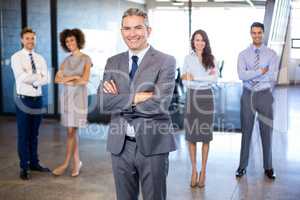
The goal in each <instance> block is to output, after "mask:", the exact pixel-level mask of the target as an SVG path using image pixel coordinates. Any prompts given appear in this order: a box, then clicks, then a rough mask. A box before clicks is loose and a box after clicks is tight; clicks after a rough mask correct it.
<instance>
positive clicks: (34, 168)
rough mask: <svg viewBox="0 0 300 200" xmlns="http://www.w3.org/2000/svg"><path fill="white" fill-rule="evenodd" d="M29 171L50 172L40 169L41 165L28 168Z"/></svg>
mask: <svg viewBox="0 0 300 200" xmlns="http://www.w3.org/2000/svg"><path fill="white" fill-rule="evenodd" d="M29 168H30V170H31V171H37V172H51V171H50V169H49V168H47V167H42V166H41V165H34V166H30V167H29Z"/></svg>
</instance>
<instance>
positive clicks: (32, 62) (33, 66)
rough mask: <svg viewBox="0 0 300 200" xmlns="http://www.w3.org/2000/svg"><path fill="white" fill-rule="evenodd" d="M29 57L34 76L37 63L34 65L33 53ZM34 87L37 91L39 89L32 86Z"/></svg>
mask: <svg viewBox="0 0 300 200" xmlns="http://www.w3.org/2000/svg"><path fill="white" fill-rule="evenodd" d="M29 57H30V62H31V67H32V73H33V74H36V67H35V63H34V60H33V56H32V53H29ZM32 87H33V88H34V89H37V88H38V87H36V86H34V85H32Z"/></svg>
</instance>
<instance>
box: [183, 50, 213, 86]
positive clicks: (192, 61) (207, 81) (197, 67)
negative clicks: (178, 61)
mask: <svg viewBox="0 0 300 200" xmlns="http://www.w3.org/2000/svg"><path fill="white" fill-rule="evenodd" d="M181 71H182V75H184V74H191V75H192V76H193V78H194V80H183V81H182V82H183V84H184V86H185V87H187V88H189V89H194V90H205V89H210V88H211V86H212V84H213V83H216V82H217V79H218V71H217V68H216V67H215V68H213V69H208V70H206V69H205V68H204V66H203V64H202V61H201V58H199V57H198V56H197V55H196V54H195V53H194V52H192V53H191V54H189V55H187V56H186V57H185V59H184V64H183V68H182V70H181Z"/></svg>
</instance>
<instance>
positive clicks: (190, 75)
mask: <svg viewBox="0 0 300 200" xmlns="http://www.w3.org/2000/svg"><path fill="white" fill-rule="evenodd" d="M181 79H182V80H186V81H192V80H194V76H193V75H192V74H190V73H186V74H184V75H182V78H181Z"/></svg>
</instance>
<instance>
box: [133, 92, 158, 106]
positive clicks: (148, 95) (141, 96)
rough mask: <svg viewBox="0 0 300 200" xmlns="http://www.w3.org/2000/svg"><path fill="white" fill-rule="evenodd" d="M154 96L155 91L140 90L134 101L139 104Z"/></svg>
mask: <svg viewBox="0 0 300 200" xmlns="http://www.w3.org/2000/svg"><path fill="white" fill-rule="evenodd" d="M152 96H153V92H138V93H136V94H135V96H134V100H133V103H134V104H138V103H141V102H144V101H146V100H148V99H149V98H151V97H152Z"/></svg>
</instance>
